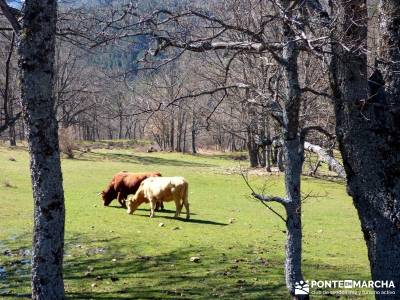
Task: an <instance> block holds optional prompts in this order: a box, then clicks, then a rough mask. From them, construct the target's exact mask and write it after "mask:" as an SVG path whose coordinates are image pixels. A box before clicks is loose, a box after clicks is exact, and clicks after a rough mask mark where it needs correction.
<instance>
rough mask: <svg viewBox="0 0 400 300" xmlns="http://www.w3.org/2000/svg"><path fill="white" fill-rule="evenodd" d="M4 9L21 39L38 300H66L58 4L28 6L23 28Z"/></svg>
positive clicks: (3, 5)
mask: <svg viewBox="0 0 400 300" xmlns="http://www.w3.org/2000/svg"><path fill="white" fill-rule="evenodd" d="M0 7H1V8H2V11H3V13H4V14H5V15H6V16H7V18H8V19H9V21H10V23H11V24H12V26H13V28H14V30H15V32H16V33H17V34H18V35H19V39H20V41H19V49H18V52H19V66H20V70H21V96H22V104H23V107H24V111H25V115H24V119H25V122H26V126H27V137H28V143H29V153H30V158H31V160H30V161H31V164H30V169H31V178H32V187H33V198H34V236H33V255H32V299H64V284H63V272H62V263H63V252H64V251H63V247H64V215H65V212H64V192H63V187H62V173H61V165H60V154H59V147H58V133H57V121H56V114H55V109H54V95H53V87H54V55H55V34H56V19H57V18H56V16H57V1H52V0H49V1H45V2H43V1H37V0H28V1H25V3H24V6H23V11H22V15H23V17H22V26H20V25H19V23H18V21H17V19H16V17H15V15H13V14H10V13H9V12H10V9H9V7H8V5H7V3H6V2H5V1H3V0H1V1H0ZM20 32H23V34H20Z"/></svg>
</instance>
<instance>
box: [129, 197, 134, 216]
mask: <svg viewBox="0 0 400 300" xmlns="http://www.w3.org/2000/svg"><path fill="white" fill-rule="evenodd" d="M132 207H133V201H132V200H129V202H128V214H130V215H131V214H132V213H133V210H132Z"/></svg>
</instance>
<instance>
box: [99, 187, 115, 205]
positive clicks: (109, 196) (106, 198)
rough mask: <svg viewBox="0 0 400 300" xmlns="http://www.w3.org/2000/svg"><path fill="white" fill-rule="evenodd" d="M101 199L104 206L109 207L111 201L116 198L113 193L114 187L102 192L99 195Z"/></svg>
mask: <svg viewBox="0 0 400 300" xmlns="http://www.w3.org/2000/svg"><path fill="white" fill-rule="evenodd" d="M100 195H101V198H102V200H103V204H104V206H108V205H110V203H111V201H113V200H114V199H115V198H117V192H116V191H115V189H114V187H112V186H109V187H108V188H106V189H105V190H104V191H102V192H101V193H100Z"/></svg>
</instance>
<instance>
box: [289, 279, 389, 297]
mask: <svg viewBox="0 0 400 300" xmlns="http://www.w3.org/2000/svg"><path fill="white" fill-rule="evenodd" d="M394 288H395V284H394V282H393V281H392V280H377V281H373V280H350V279H348V280H307V281H303V280H301V281H299V282H296V283H295V295H308V294H314V293H317V291H319V292H321V290H329V291H330V292H332V289H334V290H337V289H344V290H349V289H378V290H379V291H378V292H374V293H381V294H388V295H389V294H392V295H393V294H394V293H395V292H394V291H393V290H392V289H394ZM343 294H345V292H344V293H343Z"/></svg>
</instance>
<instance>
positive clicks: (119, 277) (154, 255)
mask: <svg viewBox="0 0 400 300" xmlns="http://www.w3.org/2000/svg"><path fill="white" fill-rule="evenodd" d="M10 157H12V158H14V159H15V161H12V160H10ZM239 164H242V165H246V163H245V162H238V161H236V160H233V159H232V158H231V157H230V156H229V155H219V156H208V155H198V156H192V155H188V154H185V155H183V154H177V153H160V152H158V153H137V152H135V151H133V150H129V149H126V150H101V149H98V150H93V151H92V152H88V153H85V154H83V155H80V156H78V158H77V159H72V160H63V162H62V168H63V176H64V189H65V197H66V211H67V213H66V242H65V249H66V251H65V284H66V291H67V295H68V297H69V298H71V299H161V298H162V299H211V298H214V297H216V298H221V299H232V298H236V297H239V295H240V297H242V298H243V299H288V298H289V297H288V295H287V292H286V288H285V283H284V274H283V263H284V242H285V233H284V231H285V226H284V223H283V222H282V220H280V219H279V218H277V217H276V216H275V215H274V214H272V213H271V212H269V211H267V210H266V209H265V208H264V207H263V206H262V205H260V203H257V202H256V201H255V200H253V199H251V198H249V197H248V195H249V191H248V188H247V187H246V185H245V184H244V182H243V179H242V178H241V176H240V175H239V174H232V175H226V174H223V173H224V172H223V171H224V170H225V169H227V168H238V167H239ZM121 170H126V171H132V172H140V171H160V172H161V173H162V174H163V175H164V176H174V175H179V176H184V177H186V178H187V180H188V181H189V189H190V194H189V202H190V204H191V206H190V207H191V211H192V213H193V214H192V216H191V221H190V222H185V221H184V220H183V219H182V220H175V219H172V216H173V213H174V206H173V205H172V204H167V206H166V208H167V209H168V211H166V212H161V213H160V212H158V213H156V217H155V218H154V219H150V218H148V214H149V211H148V207H147V206H142V207H141V208H140V209H139V210H138V211H137V212H136V213H135V214H134V215H128V214H127V213H126V211H125V210H123V209H120V208H119V207H118V205H117V202H113V203H112V206H111V207H107V208H104V207H103V206H102V203H101V201H100V199H99V198H98V196H97V195H96V194H97V193H98V192H99V191H100V190H102V189H103V188H104V187H105V185H106V184H107V183H108V182H109V180H110V178H111V176H112V175H113V174H114V173H115V172H118V171H121ZM250 180H251V183H252V184H253V185H254V186H255V187H257V188H258V189H262V188H265V189H266V191H267V192H268V193H271V194H277V195H283V178H282V176H258V177H256V176H250ZM6 181H7V182H8V183H10V184H11V187H9V186H6V185H4V184H2V183H3V182H6ZM303 193H304V194H310V195H311V197H309V198H307V199H306V200H305V203H304V207H303V226H304V245H303V249H304V253H303V258H304V260H303V261H304V262H303V264H304V265H303V269H304V274H305V277H306V278H307V279H315V280H329V279H332V280H333V279H335V280H338V279H354V280H359V279H369V272H368V261H367V254H366V249H365V246H364V242H363V238H362V234H361V231H360V226H359V222H358V218H357V215H356V212H355V209H354V208H353V205H352V203H351V199H350V198H349V197H348V196H347V195H346V192H345V186H344V184H343V183H340V182H329V181H322V180H316V179H312V178H309V177H305V178H304V180H303ZM0 195H1V200H0V201H1V204H0V298H4V299H13V298H17V297H18V296H24V295H25V296H28V295H29V291H30V288H29V285H30V283H29V263H26V261H25V260H26V259H29V252H27V251H24V250H25V249H29V247H30V243H31V232H32V195H31V187H30V177H29V163H28V154H27V152H26V150H24V149H14V150H12V151H11V150H10V149H8V148H6V147H0ZM273 206H274V207H275V208H276V209H277V210H278V211H280V212H282V213H283V211H282V209H281V208H280V207H279V205H273ZM159 223H164V226H163V227H160V226H159ZM192 256H198V257H200V262H198V263H194V262H190V257H192ZM2 268H3V269H4V272H2V271H1V270H2ZM353 298H354V297H353ZM363 299H365V298H363Z"/></svg>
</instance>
